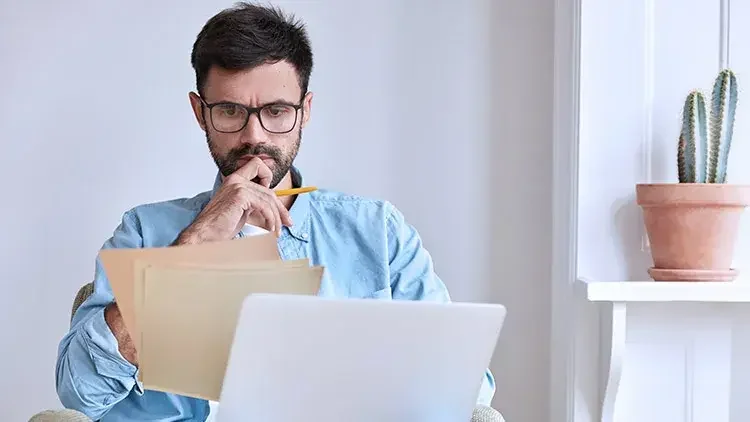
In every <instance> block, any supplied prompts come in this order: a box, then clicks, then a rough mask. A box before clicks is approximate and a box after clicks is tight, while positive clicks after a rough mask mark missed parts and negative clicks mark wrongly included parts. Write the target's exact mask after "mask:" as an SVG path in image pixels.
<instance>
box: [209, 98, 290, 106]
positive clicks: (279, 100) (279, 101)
mask: <svg viewBox="0 0 750 422" xmlns="http://www.w3.org/2000/svg"><path fill="white" fill-rule="evenodd" d="M204 101H205V100H204ZM206 102H207V103H208V104H222V103H231V104H240V105H243V106H246V107H250V106H249V105H247V104H244V103H241V102H239V101H232V100H219V101H214V102H209V101H206ZM273 104H283V105H289V106H294V105H297V104H296V103H293V102H291V101H288V100H285V99H283V98H277V99H274V100H272V101H268V102H264V103H261V104H260V105H258V107H264V106H267V105H273Z"/></svg>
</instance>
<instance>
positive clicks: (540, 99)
mask: <svg viewBox="0 0 750 422" xmlns="http://www.w3.org/2000/svg"><path fill="white" fill-rule="evenodd" d="M231 4H232V2H231V1H219V0H214V1H210V2H207V1H202V2H199V1H192V2H184V1H160V2H146V1H136V2H84V1H78V2H64V3H59V2H51V1H40V0H37V1H29V2H12V1H11V0H0V40H2V42H0V57H2V65H1V66H0V81H2V82H3V87H4V89H3V94H4V95H3V98H4V100H3V101H0V128H1V129H2V131H1V133H2V136H3V138H4V142H3V146H4V153H3V155H2V160H1V161H2V165H0V190H1V191H2V192H3V195H4V202H3V205H4V206H3V207H2V211H0V213H2V221H3V222H4V230H3V235H2V236H0V245H1V246H0V247H1V251H2V255H0V256H1V257H2V265H0V271H1V272H2V273H1V274H0V280H2V282H3V289H4V294H3V295H2V296H0V309H2V311H0V312H1V313H0V315H1V316H2V318H0V328H1V329H2V330H1V331H0V332H2V335H0V342H1V345H2V350H3V353H2V358H1V359H0V374H3V377H2V378H0V402H2V407H3V409H2V410H1V411H0V413H2V414H3V415H4V416H5V419H7V420H24V419H23V418H28V417H29V416H30V415H31V414H33V413H35V412H37V411H39V410H42V409H44V408H49V407H59V402H58V401H57V397H56V395H55V391H54V365H55V356H56V348H57V344H58V341H59V339H60V337H61V336H62V335H63V334H64V332H65V331H66V330H67V328H68V318H69V313H70V305H71V302H72V299H73V296H74V294H75V292H76V291H77V289H78V287H79V286H80V285H82V284H83V283H86V282H88V281H90V280H91V277H92V274H93V263H94V257H95V255H96V252H97V250H98V248H99V247H100V246H101V244H102V242H103V241H104V240H106V238H107V237H108V236H109V235H110V234H111V232H112V230H113V228H114V227H115V226H116V225H117V224H118V222H119V219H120V217H121V214H122V212H123V211H125V210H127V209H128V208H130V207H132V206H134V205H136V204H140V203H144V202H149V201H157V200H162V199H167V198H172V197H176V196H192V195H194V194H195V193H197V192H200V191H203V190H207V189H210V187H211V185H212V183H213V177H214V174H215V167H214V165H213V163H212V162H211V160H210V157H209V154H208V152H207V149H206V146H205V140H204V137H203V134H202V133H201V132H200V130H199V128H198V127H197V126H196V124H195V123H194V120H193V116H192V113H191V110H190V108H189V104H188V99H187V92H188V91H189V90H191V89H193V87H194V75H193V73H192V69H191V68H190V60H189V58H190V57H189V56H190V48H191V46H192V42H193V40H194V37H195V35H196V34H197V32H198V30H199V29H200V27H201V25H202V24H203V23H204V22H205V20H206V19H207V18H208V17H209V16H210V15H212V14H213V13H215V12H216V11H218V10H219V9H221V8H223V7H226V6H229V5H231ZM277 4H280V5H285V6H289V7H290V8H291V9H292V10H295V11H297V12H298V13H299V15H300V16H301V17H302V18H304V19H305V20H306V21H307V22H308V25H309V30H310V33H311V36H312V41H313V45H314V52H315V54H316V68H315V70H314V72H313V77H312V83H311V89H312V90H313V91H315V92H316V96H315V99H314V102H313V115H312V122H311V125H310V127H309V129H308V130H306V132H305V133H304V135H303V147H302V151H301V156H300V158H299V161H298V163H299V165H300V166H301V168H302V169H303V171H304V173H305V175H306V177H307V178H309V179H313V180H314V182H315V183H316V184H317V185H319V186H326V187H329V188H334V189H341V190H346V191H352V192H356V193H360V194H364V195H372V196H377V197H382V198H387V199H390V200H391V201H393V202H394V203H395V204H396V205H397V206H398V207H400V208H401V209H402V210H403V211H404V212H405V214H406V216H407V218H408V219H409V220H410V221H411V222H413V223H414V224H415V225H416V226H417V227H418V229H419V230H420V232H421V234H422V236H423V238H424V240H425V242H426V243H427V246H428V248H429V249H430V250H431V252H432V253H433V256H434V258H435V261H436V266H437V269H438V271H439V273H440V274H441V276H442V277H443V278H444V279H445V281H446V282H447V284H448V285H449V288H450V289H451V292H452V294H453V296H454V299H455V300H470V301H492V302H503V303H505V304H507V306H508V309H509V312H510V313H509V316H508V319H507V325H506V328H505V330H504V332H503V334H502V336H501V337H502V339H501V341H500V344H499V346H498V351H497V353H496V357H495V359H494V360H493V364H492V369H493V370H494V371H495V374H496V377H497V380H498V394H497V395H496V400H495V404H496V406H497V407H499V408H500V409H501V410H502V411H503V412H504V413H505V415H506V417H507V418H508V420H509V421H541V420H543V419H544V418H546V416H547V410H546V409H547V404H548V394H547V383H548V372H549V370H548V369H549V368H548V350H549V300H550V286H549V264H550V232H551V211H550V209H551V165H552V161H551V160H552V158H551V131H552V130H551V119H552V54H553V51H552V49H553V39H552V33H553V32H552V31H553V25H552V23H553V2H552V1H551V0H533V1H530V0H508V1H503V2H497V1H492V0H473V1H471V2H464V3H463V4H462V5H459V4H458V3H455V2H448V1H430V0H419V1H418V0H413V1H409V2H403V1H397V0H392V1H387V2H383V1H377V2H376V1H343V0H341V1H334V0H330V1H322V0H321V1H285V2H277ZM425 10H428V11H429V13H430V14H431V15H428V13H426V12H425ZM415 114H416V118H415V117H414V116H415ZM350 157H353V158H350ZM331 163H335V165H331ZM415 192H422V193H423V194H424V195H426V196H427V197H428V198H430V199H429V200H427V201H424V200H421V201H420V200H417V199H416V197H415Z"/></svg>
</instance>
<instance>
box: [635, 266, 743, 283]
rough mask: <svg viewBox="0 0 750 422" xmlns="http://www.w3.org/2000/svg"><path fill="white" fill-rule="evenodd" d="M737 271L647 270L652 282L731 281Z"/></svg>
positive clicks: (731, 269) (735, 276)
mask: <svg viewBox="0 0 750 422" xmlns="http://www.w3.org/2000/svg"><path fill="white" fill-rule="evenodd" d="M738 274H739V271H737V270H736V269H734V268H730V269H728V270H687V269H675V270H670V269H666V268H653V267H651V268H649V269H648V275H650V276H651V278H652V279H654V281H733V280H734V279H735V278H737V275H738Z"/></svg>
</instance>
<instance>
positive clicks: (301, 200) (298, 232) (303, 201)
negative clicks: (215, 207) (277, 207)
mask: <svg viewBox="0 0 750 422" xmlns="http://www.w3.org/2000/svg"><path fill="white" fill-rule="evenodd" d="M291 173H292V187H293V188H299V187H301V186H303V184H302V174H301V173H300V171H299V169H297V168H296V167H294V166H292V168H291ZM219 187H221V172H217V173H216V179H214V187H213V189H212V190H211V198H213V196H214V195H215V194H216V191H217V190H218V189H219ZM289 215H290V216H291V217H292V222H294V225H293V226H292V227H287V229H288V230H289V233H290V234H291V235H292V236H294V237H295V238H296V239H299V240H301V241H303V242H308V241H309V240H310V194H309V193H303V194H301V195H297V198H296V199H295V200H294V204H292V208H291V209H290V210H289Z"/></svg>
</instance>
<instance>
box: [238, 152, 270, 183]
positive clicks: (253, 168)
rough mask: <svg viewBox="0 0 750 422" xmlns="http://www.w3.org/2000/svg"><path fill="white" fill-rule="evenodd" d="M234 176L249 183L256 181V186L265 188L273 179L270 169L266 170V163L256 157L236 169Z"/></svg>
mask: <svg viewBox="0 0 750 422" xmlns="http://www.w3.org/2000/svg"><path fill="white" fill-rule="evenodd" d="M234 174H236V175H238V176H240V177H242V178H244V179H247V180H250V181H256V182H257V183H258V184H260V185H262V186H265V187H269V186H271V179H273V172H271V169H270V168H268V166H267V165H266V163H264V162H263V160H261V159H260V158H258V157H254V158H253V159H252V160H250V161H248V162H247V163H245V165H244V166H242V167H240V168H239V169H237V171H235V172H234Z"/></svg>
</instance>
